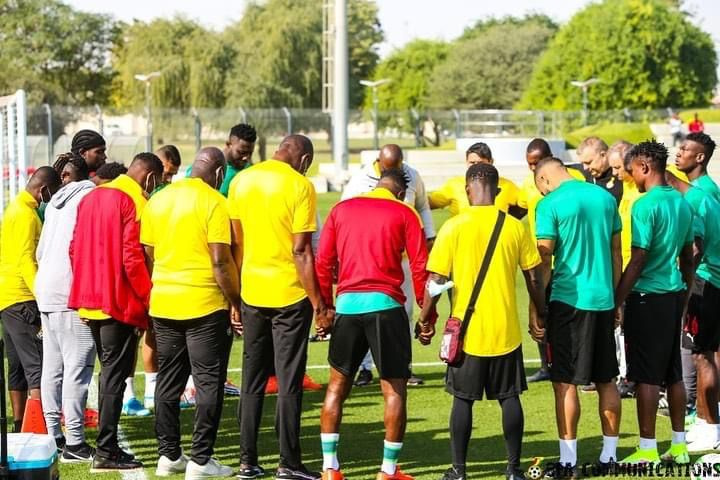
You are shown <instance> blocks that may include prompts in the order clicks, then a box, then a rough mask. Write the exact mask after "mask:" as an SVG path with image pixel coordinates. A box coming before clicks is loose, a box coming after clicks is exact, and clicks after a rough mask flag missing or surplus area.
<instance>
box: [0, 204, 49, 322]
mask: <svg viewBox="0 0 720 480" xmlns="http://www.w3.org/2000/svg"><path fill="white" fill-rule="evenodd" d="M37 208H38V202H37V200H35V198H33V196H32V195H30V193H28V192H27V191H26V190H23V191H22V192H20V193H19V194H18V195H17V197H15V199H14V200H13V201H12V202H11V203H10V204H9V205H8V207H7V209H6V210H5V213H4V214H3V219H2V229H1V231H0V237H1V238H0V310H4V309H6V308H7V307H9V306H11V305H15V304H17V303H22V302H28V301H32V300H35V296H34V294H33V288H34V287H33V286H34V285H35V275H36V274H37V260H36V257H35V250H36V249H37V245H38V242H39V241H40V231H41V230H42V222H41V221H40V216H38V213H37Z"/></svg>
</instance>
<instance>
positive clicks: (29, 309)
mask: <svg viewBox="0 0 720 480" xmlns="http://www.w3.org/2000/svg"><path fill="white" fill-rule="evenodd" d="M0 318H2V324H3V339H4V340H5V352H6V354H7V359H8V390H15V391H20V392H24V391H25V390H31V389H36V388H40V377H41V376H42V327H41V324H40V311H39V310H38V307H37V303H35V302H34V301H30V302H22V303H16V304H15V305H11V306H9V307H7V308H6V309H5V310H3V311H2V312H0Z"/></svg>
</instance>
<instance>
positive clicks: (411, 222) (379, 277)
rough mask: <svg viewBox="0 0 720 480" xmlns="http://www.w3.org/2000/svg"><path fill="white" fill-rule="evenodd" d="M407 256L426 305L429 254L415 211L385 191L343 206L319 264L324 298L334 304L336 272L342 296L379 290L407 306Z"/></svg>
mask: <svg viewBox="0 0 720 480" xmlns="http://www.w3.org/2000/svg"><path fill="white" fill-rule="evenodd" d="M404 252H407V255H408V258H409V260H410V271H411V272H412V277H413V288H414V289H415V298H416V299H417V301H418V305H420V306H422V300H423V297H424V292H425V283H426V281H427V278H428V273H427V271H426V270H425V266H426V264H427V259H428V253H427V246H426V244H425V234H424V233H423V229H422V224H421V222H420V217H419V216H418V214H417V213H416V212H415V210H413V209H412V207H410V206H408V205H406V204H405V203H403V202H401V201H399V200H397V199H395V197H394V196H393V195H392V193H390V191H388V190H386V189H384V188H376V189H375V190H373V191H372V192H370V193H368V194H366V195H362V196H359V197H355V198H350V199H348V200H344V201H342V202H340V203H338V204H337V205H335V207H333V209H332V210H331V211H330V215H329V216H328V218H327V220H326V223H325V225H324V226H323V229H322V234H321V235H320V245H319V246H318V252H317V256H316V261H315V271H316V274H317V278H318V283H319V284H320V294H321V295H322V298H323V300H324V301H325V303H326V304H327V305H334V304H335V302H334V301H333V289H332V285H333V272H334V271H335V269H337V294H338V295H340V294H342V293H346V292H380V293H384V294H386V295H389V296H390V297H392V298H393V299H395V300H396V301H397V302H398V303H400V304H401V305H402V304H404V303H405V295H404V294H403V292H402V288H401V286H402V283H403V279H404V274H403V269H402V257H403V253H404Z"/></svg>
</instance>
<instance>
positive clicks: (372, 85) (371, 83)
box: [360, 78, 391, 150]
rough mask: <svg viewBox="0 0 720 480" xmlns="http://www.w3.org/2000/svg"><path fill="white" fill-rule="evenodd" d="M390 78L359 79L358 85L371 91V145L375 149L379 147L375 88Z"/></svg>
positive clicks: (377, 102) (377, 100)
mask: <svg viewBox="0 0 720 480" xmlns="http://www.w3.org/2000/svg"><path fill="white" fill-rule="evenodd" d="M390 82H391V80H390V79H389V78H383V79H381V80H375V81H371V80H360V85H363V86H365V87H368V88H370V89H371V91H372V102H373V146H374V148H375V150H377V149H379V148H380V137H379V134H378V115H379V113H378V104H379V103H380V100H379V99H378V94H377V88H378V87H379V86H380V85H384V84H386V83H390Z"/></svg>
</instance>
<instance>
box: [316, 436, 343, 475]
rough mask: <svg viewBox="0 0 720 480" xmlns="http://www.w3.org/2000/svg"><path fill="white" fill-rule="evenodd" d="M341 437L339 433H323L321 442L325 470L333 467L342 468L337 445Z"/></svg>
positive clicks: (335, 468)
mask: <svg viewBox="0 0 720 480" xmlns="http://www.w3.org/2000/svg"><path fill="white" fill-rule="evenodd" d="M339 439H340V434H339V433H321V434H320V443H321V445H322V453H323V471H325V470H327V469H329V468H332V469H333V470H340V462H338V458H337V446H338V441H339Z"/></svg>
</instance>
